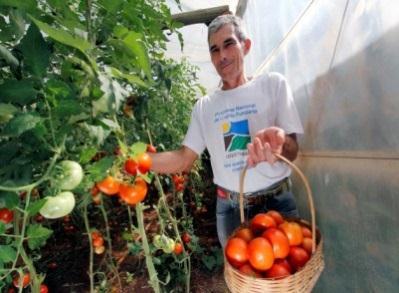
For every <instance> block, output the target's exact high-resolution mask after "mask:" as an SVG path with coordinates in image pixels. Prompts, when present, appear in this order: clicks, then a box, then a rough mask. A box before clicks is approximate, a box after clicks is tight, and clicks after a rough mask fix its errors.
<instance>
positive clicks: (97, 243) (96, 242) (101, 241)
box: [93, 236, 104, 247]
mask: <svg viewBox="0 0 399 293" xmlns="http://www.w3.org/2000/svg"><path fill="white" fill-rule="evenodd" d="M103 245H104V238H102V237H101V236H100V237H97V238H93V246H94V247H100V246H103Z"/></svg>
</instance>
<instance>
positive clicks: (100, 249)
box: [94, 246, 105, 254]
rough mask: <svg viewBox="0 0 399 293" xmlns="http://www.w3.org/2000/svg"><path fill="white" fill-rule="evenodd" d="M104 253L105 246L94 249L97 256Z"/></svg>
mask: <svg viewBox="0 0 399 293" xmlns="http://www.w3.org/2000/svg"><path fill="white" fill-rule="evenodd" d="M104 251H105V246H97V247H94V253H95V254H103V253H104Z"/></svg>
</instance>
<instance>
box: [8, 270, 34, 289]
mask: <svg viewBox="0 0 399 293" xmlns="http://www.w3.org/2000/svg"><path fill="white" fill-rule="evenodd" d="M20 282H21V281H20V279H19V275H17V276H15V278H14V279H13V281H12V283H13V284H14V287H16V288H19V285H20ZM29 283H30V273H26V274H24V275H23V277H22V288H25V287H27V286H28V285H29Z"/></svg>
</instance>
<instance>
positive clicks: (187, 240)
mask: <svg viewBox="0 0 399 293" xmlns="http://www.w3.org/2000/svg"><path fill="white" fill-rule="evenodd" d="M181 239H182V240H183V242H184V243H186V244H188V243H190V241H191V236H190V234H188V233H187V232H184V233H183V235H182V236H181Z"/></svg>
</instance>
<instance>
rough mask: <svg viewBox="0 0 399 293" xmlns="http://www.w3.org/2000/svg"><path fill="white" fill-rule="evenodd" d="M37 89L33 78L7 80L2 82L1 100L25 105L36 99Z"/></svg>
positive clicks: (0, 86)
mask: <svg viewBox="0 0 399 293" xmlns="http://www.w3.org/2000/svg"><path fill="white" fill-rule="evenodd" d="M36 94H37V91H36V90H35V89H34V87H33V82H32V81H31V80H13V79H9V80H5V81H4V83H3V84H0V101H1V102H5V103H17V104H20V105H21V106H24V105H26V104H28V103H30V102H32V101H34V100H35V99H36Z"/></svg>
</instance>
